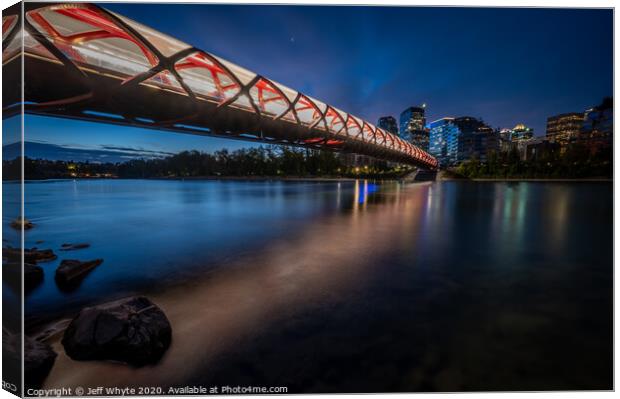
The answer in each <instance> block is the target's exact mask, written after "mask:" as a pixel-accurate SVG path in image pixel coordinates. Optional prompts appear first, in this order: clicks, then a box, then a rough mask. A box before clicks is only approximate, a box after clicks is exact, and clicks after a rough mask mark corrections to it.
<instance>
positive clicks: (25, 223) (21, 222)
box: [11, 216, 34, 230]
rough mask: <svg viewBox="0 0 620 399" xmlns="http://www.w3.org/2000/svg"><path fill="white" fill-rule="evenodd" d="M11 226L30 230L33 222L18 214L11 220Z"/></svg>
mask: <svg viewBox="0 0 620 399" xmlns="http://www.w3.org/2000/svg"><path fill="white" fill-rule="evenodd" d="M11 227H12V228H14V229H16V230H21V228H22V227H23V228H24V230H30V229H31V228H33V227H34V223H32V222H31V221H30V220H28V219H24V218H23V217H21V216H20V217H18V218H17V219H15V220H13V221H12V222H11Z"/></svg>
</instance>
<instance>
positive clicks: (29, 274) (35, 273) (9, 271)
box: [2, 262, 43, 291]
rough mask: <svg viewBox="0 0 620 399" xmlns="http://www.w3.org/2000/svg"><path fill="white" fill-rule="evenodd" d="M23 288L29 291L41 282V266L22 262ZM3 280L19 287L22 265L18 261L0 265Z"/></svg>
mask: <svg viewBox="0 0 620 399" xmlns="http://www.w3.org/2000/svg"><path fill="white" fill-rule="evenodd" d="M23 272H24V289H25V290H26V291H30V290H31V289H33V288H35V287H36V286H37V285H39V284H41V282H43V268H42V267H41V266H37V265H33V264H31V263H24V268H23ZM2 273H3V277H4V279H5V281H6V282H7V283H9V284H11V285H13V286H14V287H21V283H22V281H21V273H22V267H21V264H20V263H15V262H11V263H5V264H3V265H2Z"/></svg>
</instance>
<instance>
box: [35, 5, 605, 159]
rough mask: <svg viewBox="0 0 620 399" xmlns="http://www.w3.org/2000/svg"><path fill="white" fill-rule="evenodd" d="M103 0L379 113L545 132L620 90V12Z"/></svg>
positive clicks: (327, 96)
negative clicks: (619, 38)
mask: <svg viewBox="0 0 620 399" xmlns="http://www.w3.org/2000/svg"><path fill="white" fill-rule="evenodd" d="M103 5H104V6H105V7H106V8H108V9H110V10H113V11H116V12H119V13H121V14H123V15H126V16H128V17H130V18H132V19H135V20H137V21H139V22H141V23H144V24H146V25H148V26H151V27H153V28H155V29H157V30H160V31H162V32H164V33H168V34H170V35H172V36H174V37H177V38H179V39H181V40H183V41H185V42H187V43H189V44H191V45H194V46H196V47H200V48H202V49H204V50H206V51H209V52H211V53H213V54H215V55H218V56H221V57H223V58H225V59H228V60H230V61H232V62H234V63H236V64H238V65H241V66H243V67H246V68H248V69H250V70H252V71H254V72H257V73H260V74H263V75H265V76H267V77H269V78H272V79H274V80H276V81H278V82H281V83H283V84H285V85H288V86H290V87H291V88H293V89H297V90H300V91H302V92H305V93H307V94H310V95H312V96H314V97H316V98H318V99H320V100H322V101H325V102H327V103H330V104H333V105H334V106H336V107H339V108H341V109H342V110H345V111H348V112H351V113H353V114H355V115H357V116H360V117H362V118H364V119H367V120H369V121H371V122H376V120H377V118H378V117H379V116H382V115H393V116H395V117H398V114H399V113H400V112H401V111H402V110H403V109H404V108H406V107H407V106H409V105H413V104H420V103H423V102H424V103H427V105H428V108H427V110H428V111H427V112H428V120H429V121H431V120H434V119H437V118H440V117H443V116H461V115H471V116H476V117H482V118H483V119H484V120H485V121H486V122H488V123H489V124H491V125H492V126H494V127H512V126H514V125H515V124H517V123H525V124H527V125H530V126H531V127H533V128H534V130H535V134H536V135H543V134H544V130H545V123H546V118H547V117H548V116H550V115H553V114H557V113H562V112H570V111H582V110H584V109H585V108H587V107H590V106H592V105H595V104H597V103H599V102H600V101H601V99H602V97H604V96H609V95H612V91H613V88H612V78H613V51H612V50H613V48H612V46H613V42H612V32H613V20H612V19H613V16H612V11H611V10H583V9H581V10H570V9H526V8H521V9H509V8H495V9H488V8H418V7H410V8H402V7H335V6H332V7H310V6H247V5H246V6H231V5H189V4H188V5H182V4H173V5H166V4H112V3H107V4H103ZM37 123H39V124H40V123H41V122H37ZM37 123H33V124H32V125H31V126H32V127H33V131H35V130H36V129H35V128H36V127H37V126H36V124H37ZM54 123H55V124H59V125H58V126H61V127H59V129H58V130H63V129H66V124H69V125H71V123H69V122H54ZM45 126H47V127H49V126H50V125H49V122H45ZM102 126H104V127H105V129H108V130H110V129H112V130H113V129H119V128H118V127H113V126H105V125H102ZM39 128H41V129H43V127H41V126H39ZM96 129H102V127H101V126H98V127H97V128H96ZM130 131H133V132H135V133H134V134H135V137H134V138H132V136H133V134H129V135H128V134H127V132H130ZM123 132H124V133H123V134H122V137H123V142H122V144H135V143H134V142H133V141H135V140H137V139H138V138H139V137H140V136H141V135H144V134H147V133H144V132H143V131H140V130H139V129H130V130H126V131H125V130H123ZM41 134H43V135H45V133H44V131H43V130H41ZM148 134H151V135H153V134H156V133H152V132H151V133H148ZM162 134H164V133H162ZM166 134H167V133H166ZM35 136H36V134H35ZM95 136H96V135H95ZM113 136H115V135H113ZM113 136H111V138H113ZM174 137H177V140H181V143H182V140H185V139H184V138H183V137H186V136H174ZM41 139H43V138H41ZM195 139H196V138H192V139H191V140H190V141H191V145H192V146H194V147H196V146H195V145H194V144H195V143H196V140H195ZM201 140H207V142H208V143H212V141H209V140H208V139H202V138H201ZM50 141H54V140H52V137H50ZM55 142H57V140H56V141H55ZM181 143H179V144H178V145H181V147H184V146H186V145H185V144H181ZM217 143H218V146H219V145H220V144H221V143H222V142H221V141H218V142H217ZM60 144H62V143H60ZM116 144H120V143H116ZM187 145H190V143H187ZM205 145H206V144H205ZM176 147H177V146H176V145H175V149H176Z"/></svg>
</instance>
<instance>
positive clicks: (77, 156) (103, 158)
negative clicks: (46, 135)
mask: <svg viewBox="0 0 620 399" xmlns="http://www.w3.org/2000/svg"><path fill="white" fill-rule="evenodd" d="M24 149H25V153H26V156H27V157H28V158H32V159H46V160H51V161H75V162H86V161H88V162H92V163H106V162H112V163H116V162H126V161H129V160H131V159H155V158H163V157H166V156H169V155H173V153H168V152H158V151H149V150H142V149H136V148H128V147H111V146H110V147H102V148H101V149H85V148H71V147H64V146H61V145H57V144H47V143H37V142H32V141H26V142H25V143H24ZM20 151H21V146H20V143H12V144H7V145H5V146H3V147H2V159H3V160H5V161H8V160H12V159H15V158H17V157H18V156H19V154H20Z"/></svg>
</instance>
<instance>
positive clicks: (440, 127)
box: [429, 118, 459, 166]
mask: <svg viewBox="0 0 620 399" xmlns="http://www.w3.org/2000/svg"><path fill="white" fill-rule="evenodd" d="M458 134H459V128H458V126H456V125H455V124H454V118H441V119H439V120H436V121H434V122H431V123H430V132H429V153H430V154H431V155H433V156H434V157H435V158H437V162H439V165H440V166H449V165H452V164H454V163H456V161H457V150H458Z"/></svg>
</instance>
